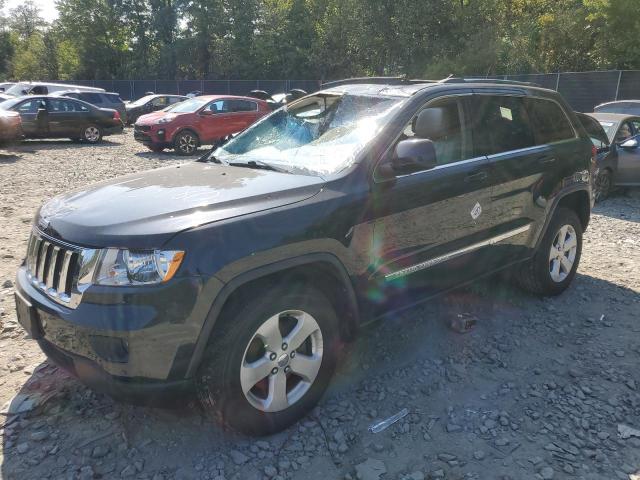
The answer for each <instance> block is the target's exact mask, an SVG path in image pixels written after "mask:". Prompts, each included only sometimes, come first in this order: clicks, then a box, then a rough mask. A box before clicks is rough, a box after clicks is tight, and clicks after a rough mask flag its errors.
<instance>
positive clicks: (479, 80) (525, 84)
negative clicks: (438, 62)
mask: <svg viewBox="0 0 640 480" xmlns="http://www.w3.org/2000/svg"><path fill="white" fill-rule="evenodd" d="M440 83H498V84H501V85H522V86H523V87H539V86H540V85H539V84H537V83H533V82H520V81H518V80H508V79H504V78H484V77H472V78H467V77H464V78H463V77H447V78H445V79H444V80H440Z"/></svg>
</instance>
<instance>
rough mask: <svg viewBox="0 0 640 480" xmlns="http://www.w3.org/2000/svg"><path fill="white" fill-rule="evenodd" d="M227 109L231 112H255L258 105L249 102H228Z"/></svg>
mask: <svg viewBox="0 0 640 480" xmlns="http://www.w3.org/2000/svg"><path fill="white" fill-rule="evenodd" d="M229 109H230V110H231V111H232V112H255V111H257V110H258V104H257V103H256V102H251V101H249V100H229Z"/></svg>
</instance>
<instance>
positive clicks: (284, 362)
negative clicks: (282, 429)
mask: <svg viewBox="0 0 640 480" xmlns="http://www.w3.org/2000/svg"><path fill="white" fill-rule="evenodd" d="M323 347H324V346H323V339H322V332H321V330H320V326H319V325H318V322H317V321H316V319H315V318H313V316H311V315H310V314H308V313H306V312H303V311H301V310H288V311H285V312H281V313H278V314H277V315H273V316H272V317H270V318H269V319H267V320H266V321H265V322H264V323H263V324H262V325H261V326H260V327H259V328H258V330H257V331H256V333H255V335H254V336H253V338H252V339H251V341H250V342H249V344H248V345H247V348H246V349H245V352H244V356H243V360H242V365H241V367H240V384H241V387H242V392H243V393H244V396H245V398H246V399H247V400H248V401H249V403H250V404H251V405H252V406H253V407H254V408H256V409H258V410H260V411H263V412H280V411H283V410H286V409H287V408H289V407H290V406H292V405H293V404H295V403H296V402H298V401H299V400H300V399H301V398H302V397H303V396H304V395H305V393H307V391H308V390H309V389H310V388H311V386H312V385H313V382H314V381H315V379H316V377H317V375H318V372H319V370H320V366H321V365H322V355H323Z"/></svg>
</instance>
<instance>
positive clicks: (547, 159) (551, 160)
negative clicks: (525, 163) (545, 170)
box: [538, 157, 556, 165]
mask: <svg viewBox="0 0 640 480" xmlns="http://www.w3.org/2000/svg"><path fill="white" fill-rule="evenodd" d="M555 161H556V157H540V158H539V159H538V162H540V163H541V164H542V165H549V164H551V163H554V162H555Z"/></svg>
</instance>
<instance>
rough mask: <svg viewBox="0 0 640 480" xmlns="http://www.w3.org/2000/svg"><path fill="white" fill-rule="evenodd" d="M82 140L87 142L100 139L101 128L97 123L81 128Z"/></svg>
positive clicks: (95, 141) (94, 141)
mask: <svg viewBox="0 0 640 480" xmlns="http://www.w3.org/2000/svg"><path fill="white" fill-rule="evenodd" d="M82 140H84V141H85V142H88V143H98V142H99V141H100V140H102V129H101V128H100V127H99V126H97V125H87V126H86V127H84V128H83V129H82Z"/></svg>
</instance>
